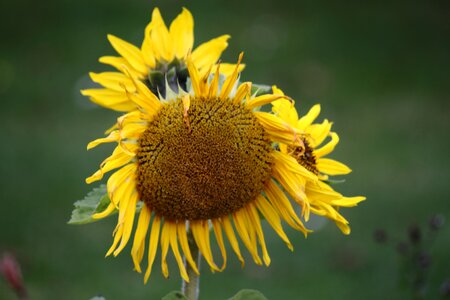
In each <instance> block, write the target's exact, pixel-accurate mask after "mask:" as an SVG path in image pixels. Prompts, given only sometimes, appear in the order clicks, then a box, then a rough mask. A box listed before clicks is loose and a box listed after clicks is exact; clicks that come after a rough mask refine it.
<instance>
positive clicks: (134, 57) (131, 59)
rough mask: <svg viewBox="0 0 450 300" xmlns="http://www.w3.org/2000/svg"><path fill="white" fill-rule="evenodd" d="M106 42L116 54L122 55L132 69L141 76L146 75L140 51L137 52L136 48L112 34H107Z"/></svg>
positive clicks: (146, 71)
mask: <svg viewBox="0 0 450 300" xmlns="http://www.w3.org/2000/svg"><path fill="white" fill-rule="evenodd" d="M108 40H109V42H110V43H111V45H112V46H113V48H114V49H115V50H116V51H117V53H119V54H120V55H122V57H123V58H125V59H126V61H127V62H128V63H129V64H130V65H131V66H132V67H133V69H135V70H136V71H138V72H139V73H141V75H146V74H147V73H148V70H147V67H146V66H145V62H144V58H143V57H142V53H141V50H139V48H138V47H136V46H134V45H132V44H130V43H128V42H125V41H124V40H122V39H120V38H118V37H116V36H114V35H112V34H108Z"/></svg>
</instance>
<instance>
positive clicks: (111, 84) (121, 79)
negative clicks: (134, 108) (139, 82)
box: [89, 72, 136, 92]
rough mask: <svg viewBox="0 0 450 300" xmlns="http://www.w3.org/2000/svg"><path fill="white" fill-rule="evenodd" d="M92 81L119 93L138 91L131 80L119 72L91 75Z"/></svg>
mask: <svg viewBox="0 0 450 300" xmlns="http://www.w3.org/2000/svg"><path fill="white" fill-rule="evenodd" d="M89 76H90V77H91V79H92V81H94V82H97V83H99V84H101V85H102V86H104V87H105V88H108V89H111V90H114V91H118V92H125V91H128V92H134V91H135V90H136V89H135V87H134V85H133V82H132V81H131V79H130V78H128V77H127V76H125V75H124V74H122V73H119V72H103V73H98V74H97V73H93V72H91V73H89Z"/></svg>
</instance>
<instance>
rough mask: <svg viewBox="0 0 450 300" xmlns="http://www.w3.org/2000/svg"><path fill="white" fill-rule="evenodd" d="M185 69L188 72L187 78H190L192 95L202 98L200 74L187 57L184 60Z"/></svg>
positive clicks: (190, 58) (189, 57)
mask: <svg viewBox="0 0 450 300" xmlns="http://www.w3.org/2000/svg"><path fill="white" fill-rule="evenodd" d="M186 63H187V68H188V71H189V76H190V78H191V83H192V89H193V90H194V93H195V95H196V96H199V97H201V96H203V88H202V82H201V79H200V74H199V73H198V70H197V66H196V65H194V62H193V61H192V57H191V56H188V57H187V58H186Z"/></svg>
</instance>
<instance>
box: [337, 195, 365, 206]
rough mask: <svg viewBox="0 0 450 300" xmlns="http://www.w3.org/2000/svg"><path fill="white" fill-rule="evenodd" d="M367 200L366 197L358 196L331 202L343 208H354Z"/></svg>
mask: <svg viewBox="0 0 450 300" xmlns="http://www.w3.org/2000/svg"><path fill="white" fill-rule="evenodd" d="M364 200H366V197H363V196H356V197H342V198H340V199H336V200H333V201H331V204H332V205H335V206H342V207H353V206H356V205H358V203H359V202H361V201H364Z"/></svg>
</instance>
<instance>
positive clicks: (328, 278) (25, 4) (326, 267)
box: [0, 0, 450, 300]
mask: <svg viewBox="0 0 450 300" xmlns="http://www.w3.org/2000/svg"><path fill="white" fill-rule="evenodd" d="M449 3H450V2H448V1H411V0H409V1H371V2H367V1H325V2H323V1H267V0H262V1H254V2H249V1H235V0H214V1H212V0H204V1H191V2H180V1H173V0H172V1H169V0H164V1H136V0H134V1H125V0H120V1H110V0H108V1H107V0H100V1H84V0H83V1H82V0H79V1H69V0H59V1H56V0H51V1H26V0H18V1H11V0H9V1H2V2H1V4H0V11H1V13H0V14H1V17H0V33H1V39H0V43H1V47H0V99H1V110H0V118H1V122H2V123H1V124H2V126H1V129H0V133H1V136H2V139H3V141H2V144H1V147H0V157H1V164H0V170H1V173H0V176H1V177H0V182H1V188H0V201H1V208H0V209H1V210H0V251H9V252H12V253H14V254H15V255H16V256H17V258H18V259H19V261H20V262H21V264H22V269H23V274H24V278H25V282H26V285H27V287H28V289H29V293H30V298H31V299H89V298H90V297H92V296H94V295H97V294H103V295H104V296H105V297H106V298H107V299H108V300H113V299H159V298H160V297H161V296H163V295H164V294H165V293H167V292H169V291H170V290H174V289H178V288H179V283H180V279H179V275H178V270H177V268H176V266H175V265H174V264H173V263H172V264H171V266H170V267H171V268H170V271H171V278H170V279H168V280H165V279H163V277H162V275H161V272H160V263H159V260H157V261H156V263H155V265H154V271H153V273H152V278H151V280H150V282H149V284H147V285H145V286H144V285H143V284H142V280H143V277H142V276H141V275H139V274H137V273H135V272H133V271H132V263H131V258H130V256H129V251H130V248H129V247H128V248H126V250H125V251H123V252H122V253H121V255H120V256H119V257H117V258H108V259H104V258H103V257H104V254H105V253H106V250H107V249H108V248H109V246H110V243H111V242H112V238H111V233H112V230H113V228H114V223H115V220H113V219H111V220H107V221H104V222H100V223H96V224H90V225H86V226H69V225H66V222H67V220H68V218H69V216H70V212H71V210H72V203H73V202H74V201H75V200H77V199H80V198H82V197H83V196H84V194H85V193H87V192H88V191H89V190H90V189H91V187H90V186H87V185H86V184H85V183H84V178H85V177H87V176H89V175H91V173H92V172H93V171H95V170H96V168H97V166H98V164H99V163H100V162H101V161H102V160H103V158H104V157H106V155H108V153H109V152H110V151H111V149H112V148H111V147H108V146H104V147H100V148H99V149H97V150H94V151H92V152H86V150H85V147H86V144H87V143H88V142H89V141H91V140H93V139H95V138H97V137H100V136H101V134H102V132H103V131H104V130H105V129H106V128H108V127H109V126H110V125H111V124H112V122H113V120H114V118H116V117H117V114H116V113H114V112H110V111H107V110H104V109H101V108H98V107H95V106H94V105H92V104H91V103H89V101H88V99H86V98H84V97H82V96H81V95H80V93H79V90H80V89H81V88H83V87H86V86H87V85H88V83H89V80H88V77H87V74H88V72H89V71H95V72H101V71H106V70H110V69H109V68H108V67H107V66H103V65H101V64H99V63H98V62H97V59H98V58H99V57H100V56H103V55H114V54H115V53H114V50H113V49H112V48H111V47H110V45H109V44H108V42H107V39H106V34H107V33H113V34H115V35H117V36H119V37H122V38H124V39H125V40H128V41H130V42H133V43H135V44H138V45H140V43H141V40H142V38H143V31H144V27H145V25H146V24H147V22H149V21H150V15H151V11H152V9H153V8H154V7H155V6H158V7H160V8H161V11H162V14H163V17H164V18H165V20H166V23H170V21H171V20H172V19H173V18H174V17H175V16H176V15H177V14H178V13H179V12H180V11H181V7H182V6H186V7H187V8H188V9H189V10H190V11H191V12H192V13H193V15H194V18H195V40H196V45H198V44H199V43H200V42H203V41H206V40H208V39H210V38H213V37H216V36H219V35H221V34H224V33H228V34H231V35H232V39H231V40H230V46H229V48H228V50H227V51H226V52H225V53H224V55H223V58H224V60H225V61H235V60H236V58H237V56H238V54H239V52H240V51H241V50H243V51H245V63H246V64H247V68H246V70H245V72H244V73H243V74H242V79H243V80H251V81H254V82H260V83H269V84H271V83H274V84H277V85H278V86H279V87H282V88H283V89H284V90H285V92H286V93H288V94H289V95H291V96H292V97H293V98H295V99H296V100H297V105H298V108H299V109H300V110H301V112H303V113H305V112H306V111H307V110H308V109H309V108H310V107H311V106H312V105H313V104H315V103H321V104H322V114H321V118H320V119H319V120H322V119H323V118H328V119H329V120H332V121H334V124H335V125H334V129H335V130H336V131H337V132H338V133H339V134H340V136H341V142H340V144H339V146H338V148H337V150H336V151H335V152H334V155H333V157H334V158H336V159H338V160H340V161H343V162H346V163H347V164H349V165H350V166H351V167H352V169H353V170H354V172H353V173H352V174H351V175H349V176H347V177H346V179H347V182H346V183H345V184H342V185H340V186H338V187H337V189H338V190H339V191H341V192H343V193H344V194H346V195H365V196H367V199H368V200H367V201H366V202H363V203H362V204H361V205H360V206H358V207H357V208H354V209H345V210H342V212H343V214H344V215H345V216H346V217H347V218H348V219H349V221H350V222H351V225H352V229H353V231H352V234H351V235H350V236H343V235H341V234H340V232H339V230H338V229H337V228H336V227H335V226H334V225H332V224H331V223H329V222H323V220H320V219H315V220H313V224H311V226H313V227H315V228H317V232H316V233H315V234H312V235H310V236H309V237H308V238H307V239H306V240H305V239H304V238H303V237H302V236H301V235H300V234H298V233H296V232H294V231H292V230H289V229H288V230H287V231H288V234H289V236H290V237H291V241H292V242H293V244H294V247H295V251H294V252H293V253H290V251H289V250H288V249H287V248H286V247H285V246H284V244H283V242H282V241H281V240H279V239H278V238H277V237H276V236H275V235H274V234H273V233H272V231H271V230H270V229H269V228H266V229H268V230H266V232H267V242H268V247H269V251H270V254H271V257H272V264H271V266H270V267H269V268H264V267H258V266H255V265H254V264H253V262H252V261H251V260H249V259H247V265H246V267H245V268H244V269H241V268H240V266H239V263H238V261H237V259H235V257H234V256H233V255H232V254H231V252H230V257H231V259H230V263H229V265H228V267H227V269H226V270H225V271H224V272H223V273H218V274H211V273H210V271H209V270H208V268H206V267H204V268H203V272H202V278H201V299H226V298H228V297H230V296H231V295H233V294H234V293H235V292H237V291H238V290H239V289H241V288H255V289H259V290H261V291H262V292H263V293H264V294H265V295H266V296H267V297H268V298H269V299H361V298H363V297H364V299H379V298H380V296H382V297H383V298H386V299H400V298H406V299H407V298H410V296H408V291H405V290H401V289H399V288H398V269H399V267H398V262H399V261H400V260H401V258H400V257H399V256H398V255H397V253H396V251H395V250H394V249H393V248H395V245H396V241H399V240H406V235H405V233H406V231H407V228H408V226H410V224H413V223H417V224H419V225H423V227H424V228H425V227H426V225H427V222H428V219H429V218H430V217H431V216H432V215H433V214H435V213H440V214H442V215H443V216H445V217H447V219H449V217H450V216H449V212H450V204H449V193H448V192H449V183H448V181H449V179H450V176H449V175H450V172H449V167H450V158H449V154H448V153H449V150H448V149H449V146H450V142H449V134H448V130H449V128H450V118H449V112H450V101H449V100H450V99H449V98H450V97H449V96H450V93H449V88H448V86H449V83H450V82H449V78H450V76H449V68H450V59H449V53H450V38H449V37H450V21H449V20H450V5H449ZM449 227H450V226H449V225H448V224H447V225H445V226H444V228H443V229H442V230H441V231H440V232H439V233H438V235H437V237H436V240H435V242H434V244H433V245H429V243H428V242H422V243H423V245H424V247H425V248H427V249H428V250H427V251H428V253H429V254H430V255H431V257H432V260H431V265H430V267H429V269H428V271H429V272H428V277H427V278H428V283H429V284H428V298H429V299H436V298H437V297H438V290H439V286H440V285H441V283H442V282H443V281H444V280H445V278H449V277H450V273H449V271H448V270H450V260H449V256H448V253H450V229H449ZM377 228H385V229H387V230H388V234H389V237H390V238H391V239H390V245H389V246H385V245H379V244H377V243H375V242H374V241H373V238H372V234H373V231H374V230H375V229H377ZM423 234H424V235H425V236H428V234H427V233H425V232H424V233H423ZM0 299H14V296H13V294H12V293H11V292H10V291H9V290H8V288H7V285H6V283H5V282H2V281H0Z"/></svg>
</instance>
